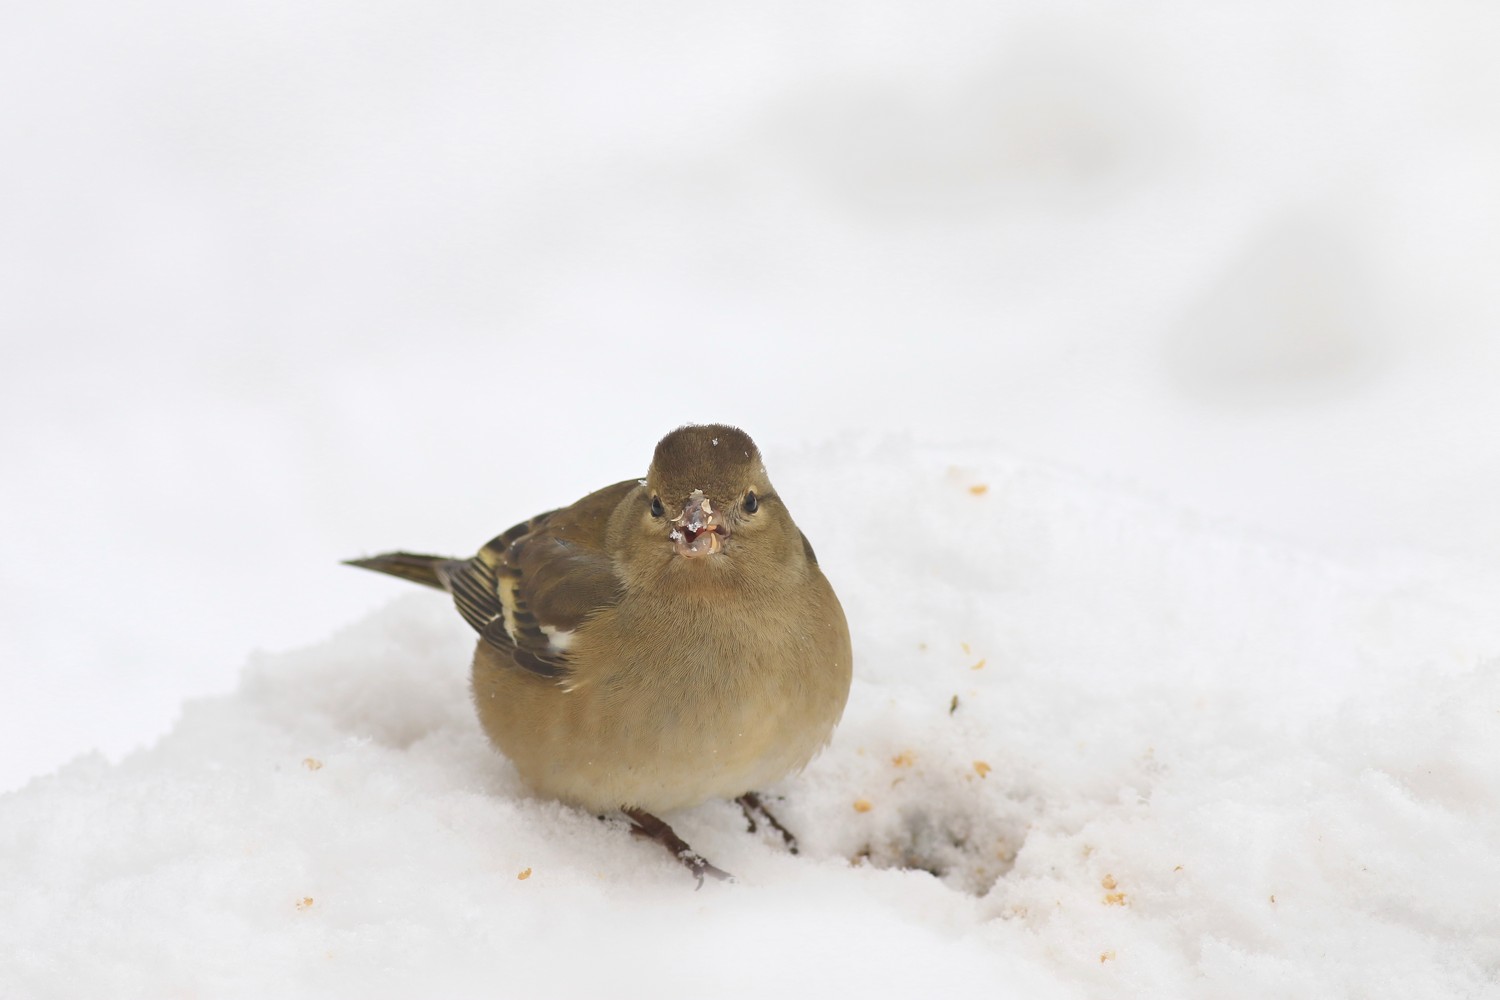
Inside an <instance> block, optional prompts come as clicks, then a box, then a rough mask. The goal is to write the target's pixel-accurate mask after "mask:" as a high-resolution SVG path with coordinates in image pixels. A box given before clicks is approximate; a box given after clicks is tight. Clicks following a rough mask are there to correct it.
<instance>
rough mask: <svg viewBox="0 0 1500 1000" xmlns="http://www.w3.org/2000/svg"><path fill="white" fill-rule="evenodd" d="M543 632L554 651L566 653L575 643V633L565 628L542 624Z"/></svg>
mask: <svg viewBox="0 0 1500 1000" xmlns="http://www.w3.org/2000/svg"><path fill="white" fill-rule="evenodd" d="M541 629H542V634H543V635H545V636H546V637H547V645H548V646H549V647H550V648H551V649H552V651H553V652H554V653H566V652H567V651H568V649H569V648H570V647H571V646H572V645H573V633H572V632H571V631H569V630H568V629H565V628H554V627H553V626H551V625H543V626H541Z"/></svg>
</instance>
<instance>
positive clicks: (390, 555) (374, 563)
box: [344, 552, 456, 590]
mask: <svg viewBox="0 0 1500 1000" xmlns="http://www.w3.org/2000/svg"><path fill="white" fill-rule="evenodd" d="M455 561H456V560H453V559H450V558H448V557H447V556H422V555H416V554H415V553H412V552H387V553H386V554H385V555H381V556H371V557H370V558H368V559H345V560H344V565H345V566H358V567H359V568H360V569H372V570H374V571H375V572H377V573H388V574H390V575H391V576H399V577H400V578H401V579H403V580H410V581H411V582H412V583H420V584H421V585H422V586H424V587H435V588H436V589H438V590H447V589H449V588H448V574H447V573H446V572H444V570H443V567H444V566H445V565H447V564H451V563H453V562H455Z"/></svg>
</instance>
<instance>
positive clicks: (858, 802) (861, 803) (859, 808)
mask: <svg viewBox="0 0 1500 1000" xmlns="http://www.w3.org/2000/svg"><path fill="white" fill-rule="evenodd" d="M874 808H875V804H874V803H873V802H871V801H870V800H869V799H855V800H854V811H855V812H857V813H867V812H869V811H870V810H871V809H874Z"/></svg>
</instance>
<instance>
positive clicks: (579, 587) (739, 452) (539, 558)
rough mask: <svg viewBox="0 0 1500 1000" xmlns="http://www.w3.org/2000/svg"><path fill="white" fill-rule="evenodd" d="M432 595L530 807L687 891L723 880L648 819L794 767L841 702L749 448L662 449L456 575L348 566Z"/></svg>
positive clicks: (820, 600) (823, 592)
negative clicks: (674, 861) (442, 605)
mask: <svg viewBox="0 0 1500 1000" xmlns="http://www.w3.org/2000/svg"><path fill="white" fill-rule="evenodd" d="M350 564H351V565H354V566H361V567H364V568H366V569H372V570H378V571H380V572H383V573H389V574H392V575H394V576H399V577H403V578H405V579H408V580H412V581H415V582H417V583H422V584H426V585H427V586H431V587H438V588H441V589H444V590H447V591H448V592H450V593H451V594H452V595H453V601H454V603H455V604H456V605H457V607H458V612H459V614H461V615H462V616H463V617H464V619H465V620H466V621H467V622H468V623H469V624H470V625H471V626H473V628H474V629H475V631H477V632H478V633H479V642H478V645H477V647H476V649H475V653H474V663H473V695H474V702H475V706H476V707H477V709H478V712H479V720H480V723H481V724H482V726H483V728H484V731H485V733H486V734H487V735H488V736H489V738H490V740H491V741H492V742H493V743H494V745H495V746H496V747H497V748H498V749H499V750H500V751H501V752H502V753H504V754H505V756H507V757H508V758H510V760H511V761H512V762H513V763H514V764H515V766H516V769H517V771H519V772H520V775H521V778H522V779H523V780H524V781H525V782H526V784H527V785H529V786H530V787H531V788H532V789H534V790H535V791H536V792H538V793H539V794H542V795H546V796H550V797H554V798H557V799H561V800H563V801H565V802H569V803H573V804H576V805H579V806H582V807H584V808H586V809H590V810H593V811H596V812H599V811H606V810H611V809H617V808H618V809H621V810H622V811H623V812H624V813H625V815H626V816H628V817H629V819H630V821H631V824H632V832H633V833H636V834H638V835H641V836H646V837H649V838H651V839H654V840H656V841H658V842H660V843H662V844H663V845H665V846H666V847H667V848H668V849H669V850H671V851H672V853H673V854H674V855H676V856H677V857H678V858H679V860H681V861H682V863H683V864H684V865H686V866H687V867H688V869H689V870H690V871H692V873H693V874H694V875H695V876H697V878H698V881H699V884H700V885H701V884H702V881H703V876H704V875H705V874H707V875H713V876H716V877H728V876H727V875H726V874H725V873H724V872H723V871H722V870H721V869H718V868H716V867H715V866H713V865H711V864H709V863H708V862H707V861H706V860H705V859H704V858H703V857H701V856H700V855H698V854H697V853H696V852H694V851H693V850H692V849H691V848H690V847H688V845H687V844H686V843H685V842H684V841H683V840H682V839H681V838H680V837H678V836H677V835H676V833H675V832H673V830H672V828H671V827H670V826H668V825H667V824H666V823H664V822H662V821H661V820H660V819H658V818H657V817H656V816H655V815H653V814H654V813H657V812H668V811H671V810H674V809H683V808H687V807H689V806H694V805H697V804H698V803H700V802H703V801H705V800H707V799H711V798H729V799H735V800H736V801H737V802H738V803H739V804H740V806H741V807H742V808H743V809H744V811H745V815H746V818H747V820H748V821H749V823H750V829H751V830H754V829H755V828H756V816H757V815H759V816H760V817H761V818H763V819H764V820H765V821H766V822H767V823H769V824H770V825H771V826H772V827H773V828H774V829H776V830H777V831H778V832H779V833H780V834H781V835H782V837H783V838H784V839H785V841H786V843H787V845H788V847H790V848H791V850H792V851H794V852H795V850H796V842H795V839H794V838H793V837H792V836H791V834H790V833H788V832H787V831H786V830H785V828H784V827H782V826H781V824H780V823H778V822H777V821H776V819H775V817H774V816H772V815H771V814H770V812H769V811H768V810H766V808H765V806H764V803H762V802H761V801H760V798H759V797H758V795H757V794H756V792H755V789H757V788H761V787H763V786H765V785H766V784H768V783H770V782H774V781H776V780H778V779H780V778H781V777H783V776H785V775H786V774H788V773H790V772H793V771H796V770H798V769H800V768H801V767H803V766H804V765H805V764H806V763H807V762H808V761H809V760H810V759H811V758H812V757H813V755H814V754H816V753H817V752H818V750H819V749H821V748H822V747H823V746H824V745H825V744H826V743H827V742H828V740H829V737H830V736H831V734H832V732H833V727H834V725H835V724H836V723H837V722H838V720H839V716H840V715H841V714H842V713H843V710H844V703H845V701H846V700H847V698H848V695H849V682H850V676H851V668H852V654H851V650H850V644H849V627H848V625H847V623H846V622H845V620H844V612H843V608H842V607H841V606H840V605H839V600H838V597H837V596H835V595H834V592H833V588H832V587H831V586H829V583H828V581H827V579H825V578H824V576H823V573H822V571H821V570H820V569H819V568H818V561H817V557H816V556H815V555H814V554H813V549H812V546H811V545H810V544H808V541H807V537H806V536H805V535H803V534H802V532H801V531H800V530H798V528H797V525H796V524H795V523H794V522H793V521H792V516H791V514H790V512H789V511H788V510H787V508H786V505H785V504H783V503H782V501H781V497H780V496H779V495H778V494H777V493H776V489H775V487H773V486H772V485H771V481H770V479H769V478H768V477H767V475H766V470H765V466H764V465H763V464H762V462H761V457H760V452H759V450H758V449H757V448H756V446H755V443H754V442H753V441H752V440H750V437H749V435H747V434H746V433H745V432H744V431H741V430H739V429H738V428H735V427H728V426H724V425H721V424H709V425H703V426H692V425H690V426H686V427H681V428H678V429H677V430H675V431H673V432H671V433H670V434H668V435H667V436H666V437H664V438H662V439H661V441H660V443H658V444H657V446H656V452H655V455H654V456H653V457H652V460H651V466H650V468H649V469H648V470H647V472H646V478H645V479H629V480H626V481H624V482H620V483H616V484H614V485H613V486H606V487H605V488H604V489H602V490H599V491H597V492H595V493H590V494H589V495H588V496H586V497H584V498H583V499H581V500H579V501H578V502H577V503H575V504H573V505H572V506H571V507H563V508H561V509H559V510H554V511H550V512H548V513H545V514H540V515H538V516H536V517H534V518H532V519H531V520H529V521H526V522H524V523H522V524H518V525H516V526H515V527H513V528H511V529H510V530H509V531H507V532H505V533H504V534H502V535H500V536H499V537H497V538H495V539H493V540H492V541H490V542H489V543H487V544H486V545H485V546H484V547H483V548H481V549H480V550H479V553H478V554H477V555H475V556H474V557H473V558H471V559H450V558H445V557H442V556H428V555H414V554H411V553H405V552H395V553H389V554H387V555H381V556H375V557H373V558H370V559H356V560H351V562H350Z"/></svg>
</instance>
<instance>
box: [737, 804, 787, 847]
mask: <svg viewBox="0 0 1500 1000" xmlns="http://www.w3.org/2000/svg"><path fill="white" fill-rule="evenodd" d="M734 801H736V802H738V803H739V804H740V808H741V809H743V810H744V812H745V821H746V822H747V823H749V824H750V832H751V833H754V832H755V831H756V829H757V827H756V823H755V814H756V813H760V816H761V818H762V819H764V820H765V821H766V823H767V824H769V825H770V827H771V829H773V830H775V831H776V832H777V833H779V834H781V839H782V840H784V841H786V849H787V850H788V851H790V852H791V853H793V854H796V853H797V838H796V837H794V836H792V831H790V830H788V829H787V828H786V827H784V826H782V825H781V821H780V820H778V819H777V818H776V817H775V816H773V815H771V810H769V809H767V808H766V804H765V803H764V802H762V801H761V800H760V796H759V795H757V794H756V793H755V792H746V793H745V794H744V795H741V796H740V797H739V798H737V799H735V800H734Z"/></svg>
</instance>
